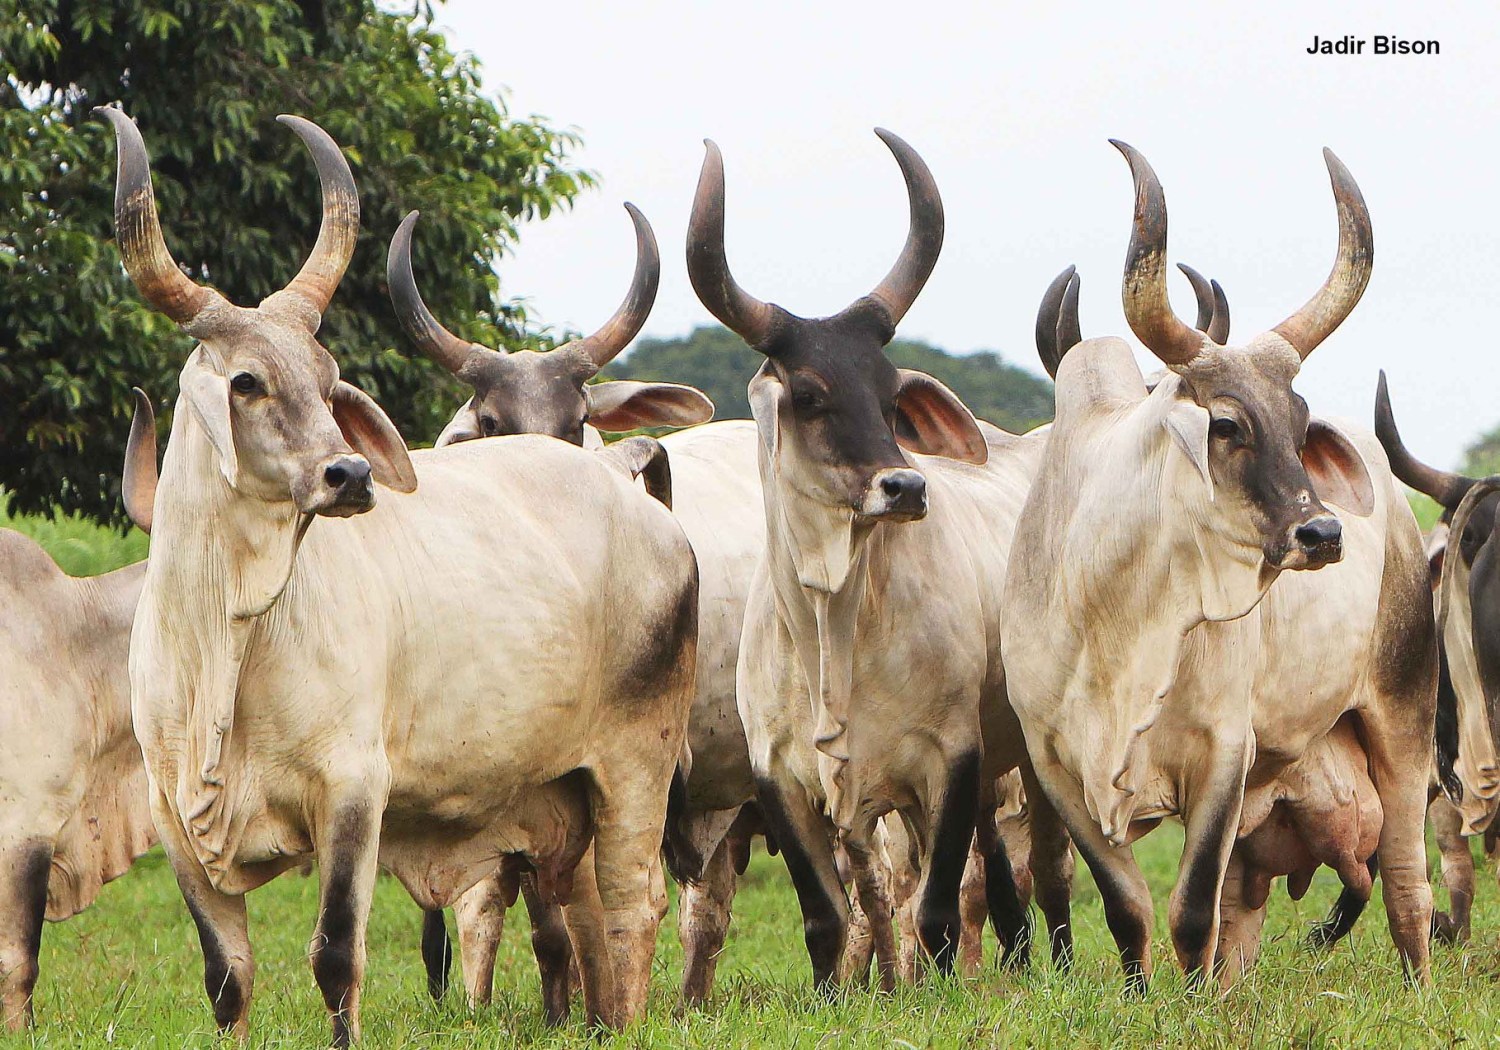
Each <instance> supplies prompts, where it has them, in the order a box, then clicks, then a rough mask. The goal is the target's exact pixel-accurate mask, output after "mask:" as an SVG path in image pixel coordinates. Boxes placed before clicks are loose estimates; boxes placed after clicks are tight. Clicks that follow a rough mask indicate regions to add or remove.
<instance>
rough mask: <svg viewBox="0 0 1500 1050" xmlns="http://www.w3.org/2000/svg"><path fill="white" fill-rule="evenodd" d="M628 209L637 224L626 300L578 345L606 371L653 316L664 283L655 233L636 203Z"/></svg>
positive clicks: (598, 366)
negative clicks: (633, 270)
mask: <svg viewBox="0 0 1500 1050" xmlns="http://www.w3.org/2000/svg"><path fill="white" fill-rule="evenodd" d="M625 210H626V211H628V212H629V213H630V221H631V222H633V223H634V224H635V276H634V277H633V278H631V281H630V291H628V292H627V293H625V301H624V302H623V303H621V304H620V308H619V309H618V310H616V311H615V313H614V316H613V317H611V318H610V319H609V320H608V321H605V322H604V327H602V328H600V329H599V330H598V331H597V332H595V333H594V334H593V335H591V336H588V337H587V338H585V339H580V340H579V341H578V343H577V346H578V348H579V349H580V350H582V351H583V352H584V353H586V354H588V356H589V360H591V361H593V362H594V367H595V368H603V367H604V366H605V365H607V364H609V363H610V361H612V360H613V359H614V357H615V355H616V354H618V353H619V352H620V351H621V350H624V349H625V347H626V346H628V345H630V341H631V340H632V339H634V338H635V337H636V334H637V333H638V332H640V330H641V326H642V325H644V324H645V323H646V318H647V317H649V316H650V315H651V307H652V306H653V305H654V304H655V302H656V289H657V286H658V285H659V284H660V283H661V254H660V253H659V252H658V251H657V250H656V234H654V233H653V232H651V224H650V223H649V222H647V221H646V217H645V216H644V215H642V214H641V210H640V209H639V208H637V207H636V206H635V205H634V204H631V203H629V202H627V203H626V204H625Z"/></svg>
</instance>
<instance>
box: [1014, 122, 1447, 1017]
mask: <svg viewBox="0 0 1500 1050" xmlns="http://www.w3.org/2000/svg"><path fill="white" fill-rule="evenodd" d="M1117 145H1119V146H1120V149H1121V150H1122V152H1124V153H1125V154H1126V156H1127V158H1128V159H1129V161H1130V164H1131V168H1132V172H1133V174H1134V177H1135V183H1136V194H1137V196H1136V214H1135V226H1134V230H1133V235H1132V238H1131V246H1130V252H1129V261H1128V263H1127V267H1126V279H1125V306H1126V315H1127V317H1128V319H1129V320H1130V323H1131V327H1132V328H1133V329H1134V330H1135V332H1136V334H1137V335H1138V336H1139V337H1140V338H1141V340H1142V342H1144V343H1145V344H1146V345H1147V346H1148V347H1149V348H1150V349H1151V350H1152V351H1153V352H1154V353H1155V354H1157V355H1158V356H1159V357H1160V358H1161V359H1162V360H1163V361H1164V362H1165V363H1166V364H1167V366H1168V368H1169V371H1168V373H1167V374H1166V376H1165V378H1163V379H1162V380H1161V381H1160V382H1159V383H1157V384H1156V385H1155V387H1154V389H1152V390H1151V391H1150V392H1149V393H1148V391H1147V387H1146V384H1145V381H1144V379H1143V377H1142V376H1141V373H1140V371H1139V369H1138V368H1137V366H1136V365H1135V361H1134V357H1133V355H1132V354H1131V352H1130V349H1129V347H1128V346H1127V345H1126V344H1125V343H1124V342H1123V341H1121V340H1118V339H1094V340H1089V341H1086V342H1083V343H1081V344H1079V345H1078V346H1076V347H1074V348H1073V349H1072V350H1071V351H1070V352H1069V353H1068V354H1067V356H1066V357H1065V358H1064V359H1063V361H1062V364H1061V366H1060V367H1059V369H1058V385H1057V418H1056V421H1055V423H1054V425H1053V428H1052V432H1051V437H1050V439H1049V443H1048V446H1047V450H1046V454H1045V456H1044V459H1043V463H1042V466H1041V469H1040V470H1039V472H1038V474H1037V476H1036V481H1035V484H1034V485H1033V487H1032V489H1031V493H1030V495H1029V497H1028V499H1027V504H1026V510H1025V511H1024V513H1023V515H1022V519H1021V526H1020V528H1019V530H1018V531H1017V534H1016V538H1015V544H1014V549H1013V556H1012V561H1011V569H1010V576H1009V579H1008V581H1007V586H1006V592H1005V593H1006V600H1005V603H1004V608H1003V616H1004V629H1003V635H1002V637H1003V653H1004V658H1005V663H1006V670H1007V672H1008V673H1009V675H1010V685H1011V698H1012V701H1013V702H1014V704H1015V709H1016V712H1017V714H1018V715H1019V716H1020V719H1021V723H1022V725H1023V727H1024V728H1025V732H1026V743H1027V748H1028V750H1029V752H1030V755H1031V760H1032V762H1033V764H1034V765H1035V767H1036V773H1037V777H1038V779H1039V781H1040V782H1041V785H1042V787H1043V788H1044V789H1045V791H1046V793H1047V795H1048V796H1049V797H1050V798H1051V800H1052V801H1053V803H1054V804H1055V805H1056V806H1057V807H1058V809H1059V810H1060V811H1061V812H1062V814H1063V816H1064V819H1065V820H1066V821H1067V824H1068V828H1069V830H1070V831H1071V832H1072V834H1073V838H1074V841H1075V842H1076V843H1077V844H1078V847H1079V850H1080V852H1081V853H1082V854H1083V855H1084V858H1085V860H1087V862H1088V863H1089V866H1090V868H1091V869H1092V870H1093V872H1094V876H1095V880H1096V882H1097V883H1098V884H1099V886H1100V892H1101V894H1102V895H1103V897H1104V901H1105V906H1106V909H1107V912H1108V914H1109V918H1110V927H1111V930H1112V932H1113V933H1114V935H1115V938H1116V941H1117V943H1118V945H1119V947H1120V951H1121V956H1122V961H1123V963H1124V966H1125V971H1126V976H1127V984H1128V985H1129V986H1130V987H1131V988H1133V989H1137V990H1143V989H1144V987H1145V984H1146V981H1147V978H1148V977H1149V973H1150V952H1149V944H1150V932H1151V899H1150V893H1149V890H1148V889H1147V887H1146V885H1145V882H1144V879H1143V878H1142V877H1141V874H1140V871H1139V869H1138V868H1137V867H1136V866H1135V862H1134V859H1133V857H1132V854H1131V851H1130V843H1131V842H1132V841H1133V840H1134V839H1135V838H1136V837H1138V836H1139V835H1140V834H1143V833H1144V832H1145V831H1147V830H1149V829H1150V828H1151V827H1153V826H1155V824H1156V823H1158V822H1159V821H1160V820H1161V819H1162V818H1164V817H1167V816H1172V815H1177V816H1180V817H1181V818H1182V820H1183V822H1184V824H1185V825H1186V844H1185V847H1184V857H1183V864H1182V867H1181V870H1180V875H1179V878H1178V881H1177V884H1176V886H1175V887H1174V889H1173V893H1172V900H1171V929H1172V937H1173V943H1174V946H1175V948H1176V952H1177V956H1178V959H1179V961H1180V962H1181V964H1182V965H1183V967H1184V969H1186V970H1187V971H1188V972H1189V973H1190V974H1191V975H1192V976H1193V977H1194V978H1195V979H1199V978H1202V977H1203V976H1204V975H1207V974H1209V973H1212V972H1213V971H1214V965H1215V962H1216V960H1217V961H1219V962H1221V963H1222V964H1223V965H1224V970H1223V974H1224V978H1225V979H1226V980H1229V979H1232V978H1233V977H1234V975H1235V974H1237V973H1238V972H1239V970H1240V968H1242V967H1243V966H1244V965H1246V964H1248V962H1249V961H1251V960H1252V959H1253V958H1254V955H1255V951H1256V948H1257V946H1258V943H1259V931H1260V921H1261V918H1262V917H1263V914H1264V912H1263V909H1264V905H1265V892H1266V888H1267V886H1268V884H1269V879H1270V877H1271V876H1273V875H1278V874H1290V875H1293V876H1294V883H1293V885H1294V889H1295V888H1296V887H1299V886H1300V887H1301V888H1305V885H1306V883H1305V878H1306V877H1310V874H1311V870H1312V869H1313V868H1315V867H1316V865H1317V863H1319V862H1322V863H1328V864H1331V865H1333V866H1334V867H1335V868H1336V869H1337V870H1338V871H1339V873H1340V875H1341V877H1343V878H1344V879H1345V881H1346V884H1352V885H1354V886H1355V887H1357V888H1358V889H1359V890H1360V891H1361V892H1362V893H1363V894H1364V895H1365V896H1368V893H1369V873H1368V871H1367V870H1366V869H1365V867H1364V861H1365V860H1366V859H1367V858H1368V856H1369V855H1370V853H1371V852H1375V851H1376V845H1377V840H1378V854H1379V858H1380V865H1381V869H1382V871H1383V872H1384V874H1385V877H1386V880H1387V885H1386V904H1387V912H1388V914H1389V916H1390V920H1391V927H1392V935H1393V938H1394V940H1395V941H1396V945H1397V947H1398V950H1399V952H1400V954H1401V957H1402V960H1403V962H1404V963H1405V964H1406V965H1407V966H1408V967H1409V968H1410V970H1411V972H1412V973H1413V975H1414V976H1416V977H1417V978H1418V979H1424V980H1425V979H1426V978H1427V975H1428V943H1427V941H1428V936H1427V934H1428V931H1427V925H1428V921H1429V918H1430V911H1431V893H1430V891H1429V889H1428V887H1427V882H1426V878H1425V855H1424V850H1423V842H1422V823H1423V822H1422V814H1423V810H1424V808H1425V804H1426V787H1427V769H1428V763H1429V755H1430V749H1431V733H1432V720H1433V696H1434V690H1435V683H1436V653H1435V646H1434V631H1433V624H1432V608H1431V602H1430V600H1429V599H1428V597H1427V594H1426V582H1425V579H1426V566H1425V560H1424V558H1423V555H1422V548H1421V539H1420V536H1419V535H1418V533H1417V529H1416V524H1415V521H1414V520H1413V518H1412V515H1411V511H1410V509H1409V508H1408V507H1407V505H1406V502H1405V500H1404V499H1403V498H1402V497H1401V496H1400V494H1399V493H1398V492H1397V491H1396V488H1395V485H1394V482H1393V479H1392V478H1391V476H1390V472H1389V468H1388V466H1387V464H1386V461H1385V457H1384V454H1383V453H1382V452H1381V450H1380V447H1379V445H1378V444H1377V443H1376V441H1375V440H1374V438H1373V436H1372V435H1369V434H1368V433H1364V432H1361V431H1359V430H1358V429H1357V428H1353V427H1349V426H1343V425H1339V426H1335V425H1333V424H1331V423H1329V422H1327V421H1323V420H1318V419H1310V418H1309V416H1308V413H1307V407H1306V405H1305V403H1304V402H1303V401H1302V400H1301V398H1299V397H1298V396H1297V395H1296V394H1294V393H1293V392H1292V390H1291V381H1292V379H1293V377H1294V376H1295V375H1296V373H1297V371H1298V369H1299V367H1300V364H1301V361H1302V359H1303V358H1304V357H1305V356H1306V355H1307V354H1308V353H1310V352H1311V351H1312V350H1313V349H1314V348H1315V347H1316V346H1317V345H1318V344H1319V343H1320V342H1321V341H1322V340H1323V339H1324V338H1326V337H1327V336H1328V335H1329V334H1330V333H1331V332H1332V331H1333V330H1334V328H1336V327H1337V325H1338V324H1339V322H1340V321H1342V319H1343V318H1344V317H1345V316H1346V315H1347V313H1348V311H1349V310H1350V309H1352V307H1353V305H1354V303H1355V302H1356V301H1357V300H1358V298H1359V295H1360V293H1361V292H1362V291H1363V288H1364V285H1365V282H1366V280H1367V279H1368V275H1369V267H1370V259H1371V255H1372V247H1371V236H1370V228H1369V219H1368V215H1367V214H1366V212H1365V208H1364V203H1363V200H1362V199H1361V198H1360V195H1359V191H1358V188H1357V187H1356V186H1355V185H1354V182H1353V179H1352V178H1351V177H1350V176H1349V174H1348V172H1347V171H1346V170H1344V168H1343V166H1342V165H1341V164H1340V163H1339V162H1338V161H1337V159H1336V158H1334V157H1333V155H1332V154H1331V153H1329V154H1326V157H1327V160H1328V165H1329V170H1330V173H1331V174H1332V177H1333V184H1334V191H1335V196H1336V198H1337V200H1338V204H1339V217H1340V241H1339V256H1338V263H1337V265H1336V266H1335V269H1334V272H1333V275H1332V276H1331V277H1330V278H1329V280H1328V282H1327V283H1326V284H1325V286H1324V288H1323V290H1322V291H1321V292H1320V293H1319V294H1318V295H1317V296H1316V297H1315V298H1314V299H1313V300H1312V301H1310V302H1309V303H1308V304H1307V305H1306V306H1305V307H1304V308H1303V309H1302V310H1300V311H1298V312H1297V313H1296V314H1294V315H1292V317H1290V318H1288V319H1287V320H1286V321H1284V322H1283V323H1282V324H1281V325H1279V326H1277V328H1276V329H1274V330H1273V331H1271V332H1268V333H1265V334H1262V335H1260V336H1257V337H1256V338H1255V339H1254V340H1252V341H1251V342H1250V343H1249V344H1248V345H1247V346H1245V347H1224V346H1220V345H1218V344H1217V343H1215V342H1213V341H1212V340H1211V339H1209V338H1207V337H1205V335H1204V334H1203V333H1200V332H1198V331H1195V330H1194V329H1192V328H1190V327H1189V326H1188V325H1186V324H1184V323H1182V322H1181V321H1179V320H1177V318H1176V317H1175V316H1174V315H1173V314H1172V313H1171V308H1170V306H1169V305H1168V304H1167V297H1166V281H1165V264H1164V256H1165V247H1166V210H1165V202H1164V198H1163V195H1162V192H1161V187H1160V185H1159V183H1158V182H1157V181H1156V177H1155V175H1154V174H1153V173H1152V172H1151V169H1150V167H1149V165H1147V164H1146V162H1145V160H1144V158H1142V157H1141V156H1140V155H1139V154H1138V153H1136V152H1135V151H1133V150H1131V149H1130V148H1129V147H1127V146H1124V145H1123V144H1118V143H1117ZM1330 507H1333V508H1337V510H1338V511H1339V514H1338V515H1335V514H1334V513H1333V512H1332V511H1331V510H1330V509H1329V508H1330ZM1341 559H1342V561H1341ZM1299 569H1319V570H1321V571H1319V572H1318V573H1316V574H1312V573H1301V572H1286V571H1284V570H1299ZM1273 584H1274V586H1273ZM1029 794H1030V793H1029V792H1028V797H1029ZM1221 890H1222V894H1223V898H1224V901H1223V913H1222V915H1223V919H1222V925H1221V910H1220V894H1221Z"/></svg>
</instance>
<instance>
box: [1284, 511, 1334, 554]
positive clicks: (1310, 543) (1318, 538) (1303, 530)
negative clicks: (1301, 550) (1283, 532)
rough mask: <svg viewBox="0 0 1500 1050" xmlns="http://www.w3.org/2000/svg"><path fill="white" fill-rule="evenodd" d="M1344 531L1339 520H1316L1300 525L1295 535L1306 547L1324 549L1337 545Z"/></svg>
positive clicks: (1330, 518) (1331, 518)
mask: <svg viewBox="0 0 1500 1050" xmlns="http://www.w3.org/2000/svg"><path fill="white" fill-rule="evenodd" d="M1343 531H1344V530H1343V527H1342V526H1341V525H1340V524H1339V519H1337V518H1333V517H1328V518H1314V519H1313V520H1312V521H1309V522H1305V523H1303V524H1301V525H1298V526H1297V531H1296V532H1295V533H1294V534H1293V535H1295V536H1296V538H1297V542H1298V543H1300V544H1302V545H1303V546H1304V547H1322V546H1327V545H1328V544H1332V543H1337V542H1338V541H1339V538H1340V537H1341V536H1342V535H1343Z"/></svg>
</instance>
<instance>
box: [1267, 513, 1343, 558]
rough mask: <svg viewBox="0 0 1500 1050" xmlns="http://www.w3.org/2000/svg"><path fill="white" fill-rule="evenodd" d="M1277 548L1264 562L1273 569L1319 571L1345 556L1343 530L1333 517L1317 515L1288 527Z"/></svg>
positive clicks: (1324, 514)
mask: <svg viewBox="0 0 1500 1050" xmlns="http://www.w3.org/2000/svg"><path fill="white" fill-rule="evenodd" d="M1277 546H1278V548H1279V550H1275V551H1268V552H1267V555H1268V556H1267V559H1266V560H1267V561H1269V562H1270V563H1271V564H1272V565H1274V566H1275V567H1276V568H1278V569H1321V568H1322V567H1323V566H1325V565H1332V564H1333V563H1334V562H1336V561H1339V560H1341V559H1342V558H1343V557H1344V527H1343V525H1342V524H1341V523H1340V522H1339V519H1338V518H1336V517H1334V516H1333V515H1332V514H1328V513H1323V514H1319V515H1318V516H1317V517H1315V518H1309V519H1308V520H1307V521H1303V522H1298V523H1297V524H1295V525H1292V526H1291V527H1290V528H1288V529H1287V534H1286V536H1285V537H1284V538H1283V540H1282V542H1281V543H1280V544H1278V545H1277ZM1277 555H1279V557H1278V556H1277Z"/></svg>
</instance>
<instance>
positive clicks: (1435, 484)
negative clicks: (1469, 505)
mask: <svg viewBox="0 0 1500 1050" xmlns="http://www.w3.org/2000/svg"><path fill="white" fill-rule="evenodd" d="M1375 437H1376V438H1377V439H1379V441H1380V447H1381V448H1383V449H1385V455H1386V458H1387V459H1389V460H1390V461H1391V473H1392V474H1394V475H1396V477H1398V478H1400V479H1401V480H1402V481H1403V482H1404V483H1406V484H1407V485H1410V486H1411V487H1412V488H1414V489H1416V490H1417V491H1418V492H1420V493H1422V494H1423V495H1426V496H1431V497H1432V498H1433V499H1434V500H1436V501H1437V502H1438V503H1441V504H1442V505H1443V506H1444V507H1445V508H1446V509H1448V510H1449V511H1452V510H1453V509H1454V508H1456V507H1457V506H1458V505H1459V503H1461V502H1462V501H1463V498H1464V494H1465V493H1467V492H1468V491H1469V490H1470V489H1471V488H1473V487H1474V484H1475V481H1476V479H1474V478H1466V477H1464V476H1463V475H1462V474H1453V473H1450V472H1449V471H1446V470H1438V469H1437V468H1436V467H1429V466H1428V465H1427V464H1425V463H1423V462H1421V461H1420V460H1418V459H1417V457H1415V456H1413V455H1412V454H1411V452H1409V451H1408V450H1407V448H1406V445H1405V444H1403V443H1402V441H1401V432H1400V431H1399V430H1397V429H1396V416H1395V414H1394V413H1393V412H1392V411H1391V392H1390V390H1389V389H1388V388H1387V386H1386V382H1385V369H1381V370H1380V383H1379V385H1378V386H1376V388H1375Z"/></svg>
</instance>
